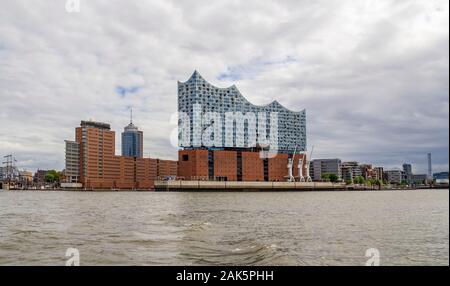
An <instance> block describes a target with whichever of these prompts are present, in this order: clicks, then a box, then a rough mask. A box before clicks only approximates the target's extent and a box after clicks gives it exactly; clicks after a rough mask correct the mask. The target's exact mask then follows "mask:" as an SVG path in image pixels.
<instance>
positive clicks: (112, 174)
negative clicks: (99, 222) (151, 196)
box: [66, 121, 177, 189]
mask: <svg viewBox="0 0 450 286" xmlns="http://www.w3.org/2000/svg"><path fill="white" fill-rule="evenodd" d="M75 137H76V140H75V141H66V176H68V177H69V179H68V180H70V181H67V182H68V183H81V184H82V186H83V187H84V188H86V189H135V188H136V189H148V188H152V187H153V184H154V181H155V180H157V179H158V178H166V177H176V176H177V161H171V160H160V159H152V158H139V157H134V156H133V157H126V156H116V155H115V132H114V131H112V130H111V128H110V125H109V124H107V123H101V122H93V121H81V125H80V127H77V128H76V129H75ZM77 150H78V154H77ZM77 158H78V159H77ZM77 160H78V161H77ZM77 163H78V166H79V168H78V170H77V169H76V167H75V165H77ZM77 174H78V175H79V179H78V181H76V175H77Z"/></svg>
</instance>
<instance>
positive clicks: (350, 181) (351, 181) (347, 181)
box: [345, 179, 353, 185]
mask: <svg viewBox="0 0 450 286" xmlns="http://www.w3.org/2000/svg"><path fill="white" fill-rule="evenodd" d="M345 183H346V184H347V185H351V184H353V180H352V179H348V180H345Z"/></svg>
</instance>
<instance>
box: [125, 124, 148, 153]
mask: <svg viewBox="0 0 450 286" xmlns="http://www.w3.org/2000/svg"><path fill="white" fill-rule="evenodd" d="M122 156H125V157H138V158H142V157H143V133H142V131H139V130H138V128H137V127H136V126H134V125H133V123H130V124H129V125H128V126H127V127H125V129H124V132H122Z"/></svg>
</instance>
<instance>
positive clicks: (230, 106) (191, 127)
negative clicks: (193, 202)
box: [178, 71, 306, 181]
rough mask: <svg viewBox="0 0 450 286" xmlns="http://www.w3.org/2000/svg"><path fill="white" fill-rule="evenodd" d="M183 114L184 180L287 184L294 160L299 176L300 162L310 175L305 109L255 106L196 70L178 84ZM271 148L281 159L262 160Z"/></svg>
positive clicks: (181, 154) (180, 168)
mask: <svg viewBox="0 0 450 286" xmlns="http://www.w3.org/2000/svg"><path fill="white" fill-rule="evenodd" d="M178 112H179V115H180V119H183V120H180V121H179V136H180V137H179V145H180V147H181V148H182V150H180V151H179V166H178V175H179V176H180V177H183V178H184V179H204V180H228V181H286V179H287V176H288V172H289V171H288V163H289V162H290V160H291V161H292V158H293V157H294V159H293V161H294V163H293V168H292V169H293V174H294V176H298V173H299V171H298V160H299V158H304V160H302V165H301V166H300V168H301V170H302V173H303V175H306V173H305V172H306V168H305V161H306V160H305V155H304V154H303V153H302V152H304V151H306V111H305V110H302V111H299V112H294V111H290V110H288V109H287V108H285V107H283V106H282V105H281V104H279V103H278V102H277V101H273V102H272V103H270V104H268V105H264V106H256V105H253V104H252V103H250V102H249V101H248V100H247V99H246V98H244V97H243V96H242V95H241V93H240V92H239V90H238V89H237V88H236V86H234V85H233V86H231V87H228V88H219V87H216V86H213V85H212V84H210V83H209V82H207V81H206V80H204V79H203V78H202V77H201V76H200V74H199V73H198V72H197V71H195V72H194V73H193V74H192V76H191V77H190V78H189V80H187V81H186V82H178ZM268 149H270V151H271V152H272V154H276V156H268V157H265V156H260V151H261V150H268ZM300 153H302V154H300ZM294 154H295V155H294ZM272 157H273V158H272ZM296 174H297V175H296Z"/></svg>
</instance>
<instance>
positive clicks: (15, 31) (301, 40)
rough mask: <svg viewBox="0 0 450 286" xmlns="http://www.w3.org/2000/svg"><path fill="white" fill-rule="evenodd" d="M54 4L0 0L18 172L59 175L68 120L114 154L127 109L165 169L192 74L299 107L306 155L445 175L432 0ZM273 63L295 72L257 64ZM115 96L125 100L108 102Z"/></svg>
mask: <svg viewBox="0 0 450 286" xmlns="http://www.w3.org/2000/svg"><path fill="white" fill-rule="evenodd" d="M64 5H65V0H59V1H25V0H22V1H12V0H7V1H3V3H2V9H1V10H0V136H1V137H0V155H2V154H6V153H13V154H15V156H16V157H17V159H18V160H19V163H20V162H22V167H23V168H30V169H37V168H59V169H62V168H63V165H64V158H63V156H64V149H63V148H64V139H71V138H73V137H74V127H76V126H77V125H78V124H79V122H80V120H82V119H90V118H91V119H94V120H99V121H106V122H110V123H111V125H112V127H113V129H114V130H115V131H116V149H117V150H119V142H120V136H119V135H120V132H121V131H122V128H123V127H124V126H125V125H126V124H127V123H128V120H129V111H128V107H129V106H133V110H134V112H135V116H134V117H135V122H136V124H137V125H138V126H139V127H140V128H141V129H142V130H143V131H144V137H145V142H144V145H145V154H151V156H153V157H162V158H172V159H175V158H176V157H177V153H176V148H173V147H171V146H170V145H169V136H170V132H171V130H172V129H173V128H174V126H173V125H171V124H170V123H169V119H170V116H171V114H172V113H173V112H175V111H176V108H177V103H176V100H177V86H176V81H177V80H180V81H184V80H186V79H187V78H188V77H189V76H190V75H191V73H192V72H193V70H194V69H197V70H198V71H199V72H200V73H201V74H202V75H203V76H204V77H205V78H206V79H207V80H209V81H211V82H212V83H213V84H216V85H218V86H229V85H231V84H236V85H237V87H238V88H239V89H240V90H241V92H242V93H243V94H244V96H246V97H247V98H248V99H249V100H250V101H251V102H253V103H255V104H267V103H269V102H271V101H272V100H274V99H276V100H278V101H279V102H280V103H282V104H284V105H286V106H287V107H288V108H290V109H294V110H300V109H303V108H306V109H307V130H308V143H309V146H311V145H315V154H314V157H340V158H341V159H344V160H359V161H363V162H373V163H375V164H378V165H386V166H388V167H395V166H401V164H402V163H403V162H404V161H408V162H412V163H414V164H415V167H416V171H417V172H423V171H425V161H426V153H427V152H432V153H433V162H434V166H435V169H436V171H437V170H448V139H449V125H448V119H449V107H448V106H449V88H448V86H449V82H448V76H449V74H448V69H449V66H448V62H449V54H448V53H449V52H448V51H449V41H448V24H449V21H448V19H449V8H448V2H446V1H225V0H224V1H213V2H211V1H103V0H89V1H83V0H81V12H80V13H71V14H69V13H67V12H66V11H65V10H64ZM286 56H289V57H292V58H293V59H295V61H294V62H290V63H289V64H274V65H267V66H264V67H263V68H261V66H258V65H259V64H260V63H264V62H273V61H275V62H276V61H280V60H282V59H284V58H285V57H286ZM255 59H258V61H259V62H258V61H256V62H255ZM236 67H244V68H241V69H236ZM236 72H238V73H239V77H233V76H232V75H233V74H234V73H236ZM224 73H225V74H228V75H231V76H229V77H220V75H221V74H224ZM219 79H220V80H219ZM118 86H121V87H126V88H129V87H132V86H139V91H138V92H136V93H132V94H131V95H127V96H125V97H123V98H122V97H120V96H117V93H116V87H118Z"/></svg>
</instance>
